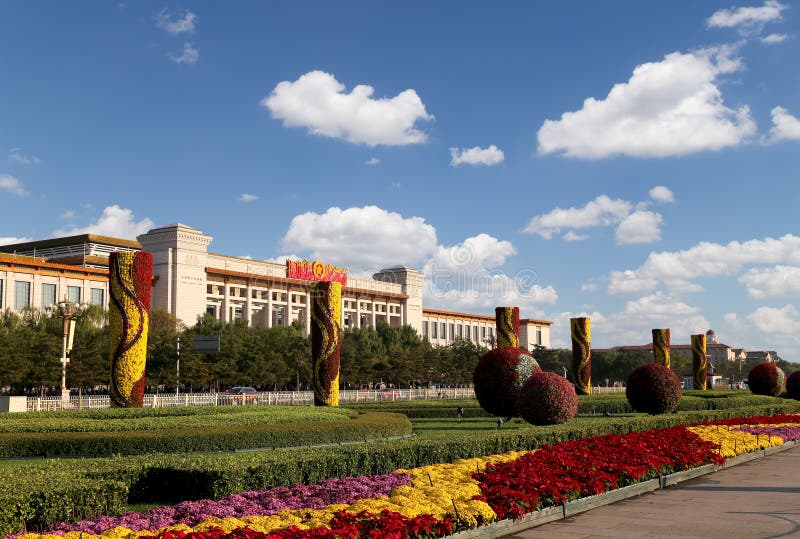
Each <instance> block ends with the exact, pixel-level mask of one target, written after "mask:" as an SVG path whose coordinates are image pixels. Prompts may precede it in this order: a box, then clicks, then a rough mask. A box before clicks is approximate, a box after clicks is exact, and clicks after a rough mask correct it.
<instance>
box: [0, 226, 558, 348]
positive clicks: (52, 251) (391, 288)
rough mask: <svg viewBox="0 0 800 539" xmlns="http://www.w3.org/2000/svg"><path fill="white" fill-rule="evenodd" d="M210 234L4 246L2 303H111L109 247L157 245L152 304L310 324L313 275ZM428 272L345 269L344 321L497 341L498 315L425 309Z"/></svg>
mask: <svg viewBox="0 0 800 539" xmlns="http://www.w3.org/2000/svg"><path fill="white" fill-rule="evenodd" d="M212 239H213V238H212V237H211V236H208V235H206V234H204V233H203V232H202V231H200V230H198V229H196V228H192V227H190V226H186V225H183V224H180V223H177V224H172V225H168V226H164V227H160V228H155V229H152V230H150V231H149V232H147V233H146V234H142V235H141V236H139V237H138V238H137V240H138V242H132V241H128V240H120V239H116V238H108V237H103V236H95V235H81V236H71V237H67V238H54V239H50V240H43V241H38V242H27V243H23V244H15V245H5V246H2V247H0V308H3V309H5V308H8V309H12V310H16V311H19V310H22V309H25V308H46V307H48V306H51V305H52V304H53V303H54V302H55V301H58V300H61V299H64V298H68V299H70V300H72V301H78V302H84V303H89V302H92V303H98V304H102V305H104V306H105V307H107V306H108V254H109V253H110V252H113V251H120V250H138V249H141V250H144V251H147V252H150V253H152V254H153V276H154V283H153V295H152V301H151V306H152V308H162V309H165V310H166V311H168V312H169V313H171V314H173V315H174V316H175V317H176V318H178V319H179V320H180V321H181V322H183V323H184V324H186V325H192V324H194V323H195V322H196V320H197V318H198V316H202V315H203V314H204V313H209V314H210V315H211V316H213V317H214V318H215V319H217V320H220V321H223V322H231V321H233V320H237V319H244V320H246V321H247V323H248V324H250V325H259V326H266V327H273V326H282V325H289V324H291V323H292V322H294V321H295V320H299V321H300V322H301V323H302V325H303V327H305V328H308V327H309V326H310V318H311V313H310V310H309V293H310V287H309V284H310V281H309V280H308V279H306V278H297V276H296V275H295V276H293V275H292V274H291V272H290V270H289V264H287V263H284V264H280V263H276V262H270V261H260V260H252V259H248V258H239V257H234V256H227V255H221V254H215V253H211V252H209V251H208V247H209V245H210V244H211V241H212ZM318 266H321V265H320V264H318ZM321 267H322V268H323V269H324V268H325V266H321ZM334 269H336V270H338V269H339V268H334ZM341 271H344V270H341ZM423 281H424V275H423V274H422V273H421V272H419V271H417V270H414V269H411V268H408V267H405V266H394V267H390V268H387V269H383V270H381V271H379V272H378V273H375V274H374V275H373V276H372V278H371V279H364V278H356V277H351V276H347V278H346V285H345V286H344V287H343V289H342V323H343V326H344V328H345V329H348V328H357V327H367V326H369V327H375V326H377V324H379V323H386V324H389V325H391V326H401V325H405V324H407V325H410V326H411V327H413V328H414V329H415V330H416V331H417V333H419V334H420V335H422V336H423V337H424V338H426V339H428V340H429V341H430V342H431V343H432V344H434V345H446V344H450V343H452V342H454V341H455V340H456V339H466V340H470V341H472V342H475V343H477V344H480V345H483V346H493V345H494V342H495V333H494V332H495V323H494V316H489V315H480V314H470V313H459V312H450V311H442V310H435V309H425V308H423V305H422V289H423ZM45 284H46V285H47V287H46V288H43V285H45ZM51 284H52V285H55V288H50V285H51ZM78 289H79V290H80V291H79V292H76V290H78ZM45 290H46V292H45ZM551 324H552V322H549V321H547V320H535V319H523V320H521V322H520V346H522V347H524V348H527V349H532V347H533V346H534V345H540V346H545V347H549V345H550V325H551Z"/></svg>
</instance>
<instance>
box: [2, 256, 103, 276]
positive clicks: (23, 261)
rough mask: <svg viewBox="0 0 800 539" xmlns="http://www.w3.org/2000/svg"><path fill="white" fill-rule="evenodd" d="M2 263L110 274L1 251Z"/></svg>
mask: <svg viewBox="0 0 800 539" xmlns="http://www.w3.org/2000/svg"><path fill="white" fill-rule="evenodd" d="M0 263H2V264H7V265H9V266H11V267H14V266H25V267H30V268H33V269H46V270H59V271H68V272H70V273H82V274H93V275H104V276H108V270H107V269H100V268H86V267H83V266H73V265H70V264H57V263H55V262H46V261H45V260H44V259H43V258H39V257H38V256H37V257H35V258H34V257H32V256H23V255H14V254H9V253H0Z"/></svg>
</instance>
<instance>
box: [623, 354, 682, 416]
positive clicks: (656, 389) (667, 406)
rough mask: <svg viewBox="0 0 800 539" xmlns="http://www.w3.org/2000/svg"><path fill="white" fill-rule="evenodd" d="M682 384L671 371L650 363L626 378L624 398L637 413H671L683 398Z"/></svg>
mask: <svg viewBox="0 0 800 539" xmlns="http://www.w3.org/2000/svg"><path fill="white" fill-rule="evenodd" d="M681 387H682V384H681V380H680V378H678V375H677V374H675V373H674V372H673V371H672V369H670V368H669V367H665V366H664V365H659V364H657V363H650V364H649V365H642V366H641V367H639V368H638V369H636V370H635V371H633V372H632V373H631V375H630V376H629V377H628V386H627V387H626V388H625V396H626V397H628V402H629V403H630V404H631V406H632V407H633V409H634V410H636V411H637V412H643V413H646V414H653V415H656V414H665V413H668V412H671V411H673V410H674V409H675V408H676V407H677V406H678V402H680V400H681V397H682V396H683V390H682V388H681Z"/></svg>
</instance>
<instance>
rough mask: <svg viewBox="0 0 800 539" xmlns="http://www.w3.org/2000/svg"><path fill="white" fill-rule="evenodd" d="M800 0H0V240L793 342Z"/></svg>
mask: <svg viewBox="0 0 800 539" xmlns="http://www.w3.org/2000/svg"><path fill="white" fill-rule="evenodd" d="M799 29H800V3H795V2H788V1H781V2H777V1H775V0H767V1H766V2H763V1H761V2H749V3H748V2H745V3H740V4H732V3H731V2H730V0H726V1H723V2H713V1H707V2H694V1H691V2H690V1H685V2H640V1H627V2H626V1H618V2H613V3H606V2H559V3H544V2H506V3H502V4H500V5H498V3H488V2H487V3H479V2H444V1H443V2H403V3H402V4H389V3H377V2H342V3H334V2H324V3H323V2H292V3H265V2H237V3H235V4H233V5H231V4H228V3H220V2H166V3H165V2H126V3H118V2H81V3H79V4H75V3H66V2H21V1H19V2H5V3H3V5H2V7H0V60H1V63H2V65H3V67H4V76H3V84H0V204H2V212H1V213H0V241H4V242H6V243H9V242H13V241H15V240H17V239H23V238H25V239H28V238H29V239H40V238H46V237H52V236H54V235H59V234H68V233H81V232H96V233H105V234H109V235H115V236H123V237H135V236H136V234H138V233H141V232H142V231H145V230H147V229H148V228H150V227H151V226H155V225H163V224H167V223H172V222H176V221H180V222H183V223H186V224H189V225H191V226H194V227H197V228H200V229H201V230H203V231H205V232H206V233H208V234H211V235H212V236H214V238H215V239H214V241H213V243H212V245H211V250H212V251H214V252H220V253H225V254H231V255H237V256H251V257H254V258H258V259H267V258H278V257H280V256H286V255H297V256H302V257H314V258H320V259H323V260H325V261H326V262H331V263H337V264H341V265H345V266H347V267H349V268H350V269H351V271H352V272H354V273H362V272H369V271H371V270H373V269H377V267H379V266H381V265H391V264H397V263H402V264H406V265H409V266H413V267H417V268H419V269H423V270H424V271H425V272H426V273H427V275H428V277H429V278H428V280H427V282H428V283H429V286H428V288H427V290H426V294H427V298H426V301H425V304H426V305H428V306H436V307H442V308H449V309H453V310H467V311H473V312H482V313H488V312H491V311H492V308H493V307H494V306H495V305H504V304H517V305H520V306H521V307H522V312H523V316H530V317H545V318H548V319H552V320H555V321H556V322H557V323H556V326H555V327H554V342H555V344H565V343H566V341H567V338H568V337H567V335H566V332H565V331H564V329H565V327H566V324H565V321H566V320H567V319H568V318H569V317H570V316H576V315H580V314H588V315H591V316H592V318H593V327H594V330H593V341H594V343H596V344H597V345H613V344H629V343H644V342H647V341H648V339H649V330H650V328H653V327H671V328H672V329H673V341H674V342H688V335H689V334H690V333H698V332H705V330H707V329H708V328H709V327H713V328H714V329H715V330H716V331H717V333H718V334H719V335H720V337H721V340H722V341H723V342H726V343H729V344H731V345H734V346H744V347H746V348H750V349H774V350H778V351H779V352H780V353H781V355H782V356H784V357H785V358H786V359H789V360H795V361H800V340H799V339H798V336H797V335H799V334H800V304H798V302H799V301H800V300H798V297H800V285H798V284H797V283H798V282H800V237H799V236H798V234H799V232H798V230H797V229H798V218H797V207H798V203H800V184H798V182H797V170H798V157H797V156H798V149H800V146H799V144H800V121H798V117H800V98H799V97H798V96H800V70H798V68H797V58H798V57H800V55H798V52H800V48H799V46H798V38H800V31H798V30H799Z"/></svg>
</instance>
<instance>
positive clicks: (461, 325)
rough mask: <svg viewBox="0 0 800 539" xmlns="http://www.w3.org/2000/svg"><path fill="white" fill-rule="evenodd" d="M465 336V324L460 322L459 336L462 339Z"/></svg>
mask: <svg viewBox="0 0 800 539" xmlns="http://www.w3.org/2000/svg"><path fill="white" fill-rule="evenodd" d="M463 337H464V325H463V324H459V325H458V338H459V339H462V338H463Z"/></svg>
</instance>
